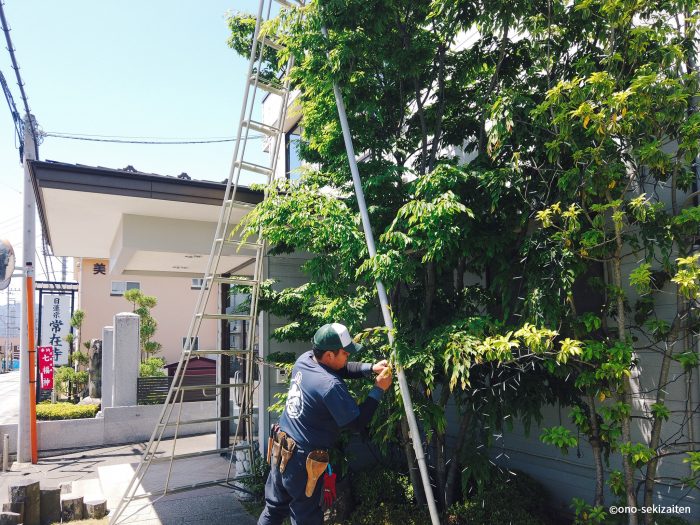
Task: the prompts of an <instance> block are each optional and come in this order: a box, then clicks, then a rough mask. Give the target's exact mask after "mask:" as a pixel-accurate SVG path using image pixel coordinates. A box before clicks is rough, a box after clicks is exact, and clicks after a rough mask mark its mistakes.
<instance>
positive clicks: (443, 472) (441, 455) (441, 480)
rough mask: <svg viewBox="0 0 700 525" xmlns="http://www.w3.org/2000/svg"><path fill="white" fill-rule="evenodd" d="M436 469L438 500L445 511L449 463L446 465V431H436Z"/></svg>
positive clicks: (434, 438)
mask: <svg viewBox="0 0 700 525" xmlns="http://www.w3.org/2000/svg"><path fill="white" fill-rule="evenodd" d="M433 441H434V443H435V471H436V474H437V496H438V497H437V500H438V502H439V503H440V507H442V510H443V511H446V510H447V498H446V497H445V487H446V485H447V465H445V433H444V432H437V431H436V432H435V435H434V437H433Z"/></svg>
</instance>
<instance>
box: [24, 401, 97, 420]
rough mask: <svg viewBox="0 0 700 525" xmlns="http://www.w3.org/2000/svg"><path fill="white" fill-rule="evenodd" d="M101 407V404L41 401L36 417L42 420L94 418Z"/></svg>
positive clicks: (37, 407)
mask: <svg viewBox="0 0 700 525" xmlns="http://www.w3.org/2000/svg"><path fill="white" fill-rule="evenodd" d="M99 409H100V407H99V405H74V404H72V403H53V404H50V403H39V404H38V405H37V406H36V418H37V419H39V420H42V421H51V420H57V419H84V418H93V417H95V414H97V411H98V410H99Z"/></svg>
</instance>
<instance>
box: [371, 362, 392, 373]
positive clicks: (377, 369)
mask: <svg viewBox="0 0 700 525" xmlns="http://www.w3.org/2000/svg"><path fill="white" fill-rule="evenodd" d="M388 366H389V362H388V361H387V360H386V359H382V360H381V361H379V362H378V363H374V364H373V365H372V372H374V373H375V374H381V373H382V372H384V369H385V368H387V367H388Z"/></svg>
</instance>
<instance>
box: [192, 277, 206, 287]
mask: <svg viewBox="0 0 700 525" xmlns="http://www.w3.org/2000/svg"><path fill="white" fill-rule="evenodd" d="M202 286H204V279H202V278H197V279H192V285H191V286H190V289H191V290H201V289H202Z"/></svg>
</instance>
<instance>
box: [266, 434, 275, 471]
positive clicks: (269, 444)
mask: <svg viewBox="0 0 700 525" xmlns="http://www.w3.org/2000/svg"><path fill="white" fill-rule="evenodd" d="M274 442H275V440H274V439H273V438H272V436H270V437H269V438H267V464H268V465H269V464H270V459H271V458H272V445H273V444H274Z"/></svg>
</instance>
